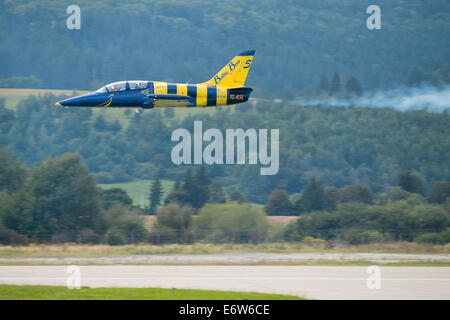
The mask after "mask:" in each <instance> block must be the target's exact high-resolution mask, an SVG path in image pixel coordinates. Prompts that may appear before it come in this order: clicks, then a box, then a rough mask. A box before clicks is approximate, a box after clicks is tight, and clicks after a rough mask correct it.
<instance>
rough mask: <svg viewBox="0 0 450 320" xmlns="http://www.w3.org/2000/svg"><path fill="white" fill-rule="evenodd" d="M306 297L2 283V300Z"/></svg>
mask: <svg viewBox="0 0 450 320" xmlns="http://www.w3.org/2000/svg"><path fill="white" fill-rule="evenodd" d="M243 299H248V300H303V299H302V298H300V297H296V296H288V295H281V294H270V293H257V292H233V291H215V290H187V289H160V288H95V289H92V288H86V287H82V288H81V289H72V290H70V289H68V288H66V287H56V286H18V285H0V300H243Z"/></svg>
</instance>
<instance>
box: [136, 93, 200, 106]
mask: <svg viewBox="0 0 450 320" xmlns="http://www.w3.org/2000/svg"><path fill="white" fill-rule="evenodd" d="M147 98H148V99H149V100H148V101H146V102H145V103H144V105H146V106H147V107H150V108H153V107H157V108H158V107H192V106H194V105H195V101H193V98H192V97H189V96H185V95H181V94H150V95H148V96H147Z"/></svg>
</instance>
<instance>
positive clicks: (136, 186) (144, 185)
mask: <svg viewBox="0 0 450 320" xmlns="http://www.w3.org/2000/svg"><path fill="white" fill-rule="evenodd" d="M151 184H152V180H139V181H131V182H122V183H108V184H100V187H102V188H103V189H112V188H120V189H123V190H125V192H126V193H127V194H128V196H129V197H130V198H131V199H132V200H133V204H134V205H135V206H140V205H141V194H142V198H143V204H144V206H145V207H148V205H149V201H148V195H149V193H150V186H151ZM161 185H162V189H163V196H162V199H164V198H165V197H166V196H167V194H168V193H169V192H170V190H171V189H172V186H173V185H174V182H173V181H171V180H161Z"/></svg>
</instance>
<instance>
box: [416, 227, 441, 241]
mask: <svg viewBox="0 0 450 320" xmlns="http://www.w3.org/2000/svg"><path fill="white" fill-rule="evenodd" d="M414 241H415V242H418V243H432V244H447V243H450V228H447V229H446V230H444V231H442V232H439V233H438V232H432V233H424V234H421V235H420V236H417V237H415V238H414Z"/></svg>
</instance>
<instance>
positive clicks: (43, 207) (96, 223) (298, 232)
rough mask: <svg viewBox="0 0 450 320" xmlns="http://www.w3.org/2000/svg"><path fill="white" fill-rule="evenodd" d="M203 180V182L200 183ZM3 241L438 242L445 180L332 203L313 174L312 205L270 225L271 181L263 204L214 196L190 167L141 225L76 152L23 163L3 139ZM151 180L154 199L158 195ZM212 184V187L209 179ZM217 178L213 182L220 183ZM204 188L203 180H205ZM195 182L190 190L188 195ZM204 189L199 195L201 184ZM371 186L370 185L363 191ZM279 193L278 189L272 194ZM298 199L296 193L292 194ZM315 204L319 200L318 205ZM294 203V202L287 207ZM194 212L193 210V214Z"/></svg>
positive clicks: (278, 209)
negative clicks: (149, 222) (151, 220)
mask: <svg viewBox="0 0 450 320" xmlns="http://www.w3.org/2000/svg"><path fill="white" fill-rule="evenodd" d="M204 181H209V183H207V184H204ZM0 182H1V184H0V242H1V243H3V244H27V243H30V242H38V243H65V242H77V243H100V242H103V243H106V244H110V245H120V244H127V243H139V242H152V243H156V244H162V243H192V242H195V241H199V240H202V241H208V242H213V243H219V242H234V243H259V242H263V241H302V240H303V239H306V238H307V237H309V238H311V237H315V238H320V239H322V240H330V239H336V240H342V241H345V242H347V243H350V244H358V243H367V242H381V241H397V240H406V241H412V240H415V241H418V242H431V243H437V244H445V243H447V242H449V241H450V239H449V231H448V227H449V222H450V219H449V217H450V183H449V182H444V181H441V182H437V183H436V184H435V185H434V187H433V188H432V191H431V192H430V193H429V195H428V200H426V199H425V197H424V196H423V195H422V194H420V192H422V191H423V186H422V185H421V182H420V179H419V178H418V177H417V176H416V175H415V174H414V173H413V172H411V171H409V170H408V171H406V172H404V173H402V175H401V176H400V177H399V179H398V184H399V185H398V186H397V187H393V188H392V189H391V190H390V192H389V193H385V194H380V195H378V197H376V199H375V198H371V197H370V196H368V193H367V189H368V188H367V187H365V188H363V189H361V188H362V187H361V186H358V187H356V188H353V187H352V186H349V187H348V188H343V190H338V194H339V196H338V197H337V201H336V203H335V204H334V207H326V206H325V205H326V204H329V203H331V202H329V201H328V200H327V198H326V197H325V196H324V194H325V192H324V190H323V189H322V188H323V187H322V186H321V183H320V182H318V181H317V180H315V179H313V180H311V182H310V183H309V184H308V187H307V188H306V189H305V190H304V192H303V193H302V194H301V195H300V196H299V197H297V200H298V202H300V203H302V204H304V203H309V204H310V205H311V207H310V208H309V210H305V206H300V208H302V209H303V210H305V211H304V212H302V213H301V214H300V216H299V218H298V219H297V220H296V221H295V222H293V223H291V224H289V225H287V226H286V227H283V228H282V229H278V230H274V229H273V227H272V226H271V225H270V223H269V222H268V220H267V215H266V213H267V214H281V213H282V214H286V212H285V211H283V210H285V209H286V208H283V205H285V204H286V203H290V202H289V199H284V200H283V198H284V196H285V192H279V190H275V191H274V192H273V193H272V195H271V196H270V197H269V199H268V202H267V203H266V206H265V208H264V209H262V208H258V207H254V206H252V205H251V204H249V203H247V202H246V199H245V198H244V197H243V195H242V194H240V193H239V192H238V191H234V192H233V193H232V194H231V195H230V196H229V197H228V199H226V197H225V195H224V193H223V192H218V193H217V194H218V195H220V196H218V197H216V196H214V195H213V194H214V192H213V190H214V189H215V188H217V183H214V182H212V181H210V179H209V178H208V176H207V175H206V173H205V170H204V169H202V167H200V168H199V169H197V170H196V172H194V173H192V172H191V170H188V171H187V172H186V175H185V179H184V182H183V183H181V182H180V183H178V184H175V185H174V187H173V189H172V191H171V192H170V194H169V195H168V196H167V197H166V199H165V200H164V203H165V205H163V206H162V205H161V206H160V207H159V206H158V205H157V204H156V203H151V205H150V208H153V209H152V210H154V212H152V213H154V214H156V223H155V224H154V225H153V227H152V228H151V230H148V229H147V228H145V226H144V220H143V217H142V213H143V212H141V211H140V210H138V209H137V208H133V206H132V200H131V199H130V198H129V196H128V195H127V194H126V192H124V191H123V190H121V189H118V188H115V189H109V190H102V189H101V188H99V187H98V186H97V185H96V181H95V179H94V178H93V177H92V176H90V175H89V173H88V171H87V168H86V167H85V166H84V165H83V163H82V160H81V158H80V157H79V155H77V154H74V153H67V154H64V155H63V156H61V157H59V158H47V159H46V160H44V161H43V162H42V163H40V164H39V165H37V166H34V167H32V168H30V169H27V168H26V167H24V166H23V165H22V164H21V163H20V162H19V161H18V160H17V159H16V158H15V157H14V155H13V154H12V153H11V152H10V151H9V150H8V149H6V148H3V149H0ZM157 186H158V180H157V179H156V180H155V181H154V183H153V186H152V193H151V195H150V198H151V199H156V198H157V197H156V196H155V193H157V194H159V193H158V192H157V189H158V187H157ZM213 186H215V187H213ZM219 186H220V185H219ZM202 188H203V189H202ZM193 190H195V191H196V193H195V194H194V193H192V194H189V192H190V191H191V192H192V191H193ZM200 190H202V191H203V192H201V194H199V193H198V192H199V191H200ZM369 194H370V193H369ZM279 195H282V197H281V198H279ZM294 203H296V202H294ZM318 203H321V205H320V206H318ZM294 207H295V206H294ZM194 217H195V219H194Z"/></svg>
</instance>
